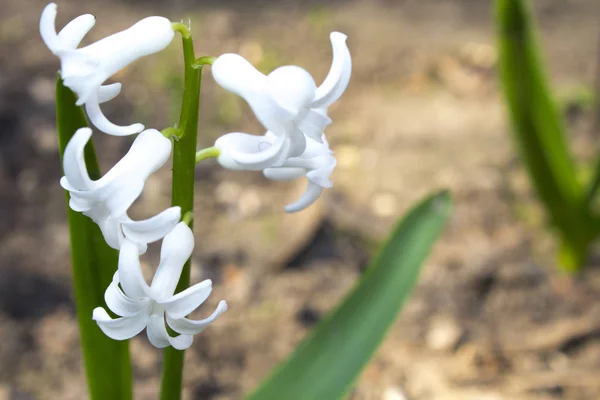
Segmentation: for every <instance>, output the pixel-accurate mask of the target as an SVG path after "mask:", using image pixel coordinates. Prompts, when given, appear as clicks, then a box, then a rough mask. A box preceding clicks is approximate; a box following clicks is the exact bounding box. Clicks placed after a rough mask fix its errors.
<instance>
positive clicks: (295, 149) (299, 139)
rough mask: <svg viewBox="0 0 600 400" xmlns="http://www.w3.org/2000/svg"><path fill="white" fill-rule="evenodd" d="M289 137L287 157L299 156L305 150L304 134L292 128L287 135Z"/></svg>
mask: <svg viewBox="0 0 600 400" xmlns="http://www.w3.org/2000/svg"><path fill="white" fill-rule="evenodd" d="M288 137H289V139H290V150H289V154H288V156H289V157H300V156H301V155H302V153H304V151H306V136H304V134H303V133H302V132H301V131H300V130H298V129H294V130H292V131H291V133H290V134H289V135H288Z"/></svg>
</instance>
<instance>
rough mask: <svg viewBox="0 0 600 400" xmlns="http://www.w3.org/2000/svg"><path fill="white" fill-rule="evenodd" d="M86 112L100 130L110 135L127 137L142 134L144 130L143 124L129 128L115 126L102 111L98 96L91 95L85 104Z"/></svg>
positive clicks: (129, 126)
mask: <svg viewBox="0 0 600 400" xmlns="http://www.w3.org/2000/svg"><path fill="white" fill-rule="evenodd" d="M85 111H86V112H87V114H88V117H89V118H90V122H91V123H92V124H93V125H94V126H95V127H96V128H98V129H99V130H101V131H102V132H104V133H108V134H109V135H114V136H127V135H133V134H135V133H140V132H141V131H143V130H144V125H143V124H139V123H136V124H132V125H128V126H120V125H116V124H113V123H112V122H110V121H109V120H108V118H106V116H105V115H104V114H103V113H102V110H101V109H100V104H99V99H98V96H97V95H91V96H89V98H88V99H87V101H86V102H85Z"/></svg>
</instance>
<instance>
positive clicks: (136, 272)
mask: <svg viewBox="0 0 600 400" xmlns="http://www.w3.org/2000/svg"><path fill="white" fill-rule="evenodd" d="M118 271H119V282H120V283H121V287H122V288H123V291H124V292H125V294H126V295H127V296H128V297H130V298H132V299H144V298H146V297H149V293H150V288H149V287H148V284H147V283H146V281H145V280H144V275H142V269H141V267H140V256H139V254H138V248H137V246H136V245H135V243H133V242H131V241H129V240H127V239H125V240H124V241H123V244H122V245H121V251H119V265H118Z"/></svg>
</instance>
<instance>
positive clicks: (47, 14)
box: [40, 3, 62, 54]
mask: <svg viewBox="0 0 600 400" xmlns="http://www.w3.org/2000/svg"><path fill="white" fill-rule="evenodd" d="M55 21H56V4H55V3H50V4H48V5H47V6H46V7H45V8H44V11H42V16H41V17H40V34H41V35H42V40H43V41H44V43H46V46H48V48H49V49H50V51H51V52H52V53H55V54H56V52H57V51H59V50H60V49H61V47H62V46H61V44H60V40H59V39H58V35H57V34H56V26H55Z"/></svg>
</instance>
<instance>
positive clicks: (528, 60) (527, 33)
mask: <svg viewBox="0 0 600 400" xmlns="http://www.w3.org/2000/svg"><path fill="white" fill-rule="evenodd" d="M496 16H497V25H498V37H499V51H500V59H499V60H500V72H501V79H502V87H503V90H504V95H505V98H506V102H507V105H508V111H509V114H510V117H511V120H512V125H513V132H514V139H515V142H516V143H517V147H518V150H519V152H520V155H521V158H522V159H523V161H524V163H525V166H526V168H527V171H528V173H529V177H530V179H531V182H532V184H533V185H534V187H535V189H536V192H537V195H538V197H539V199H540V200H541V201H542V203H543V204H544V206H545V208H546V211H547V213H548V214H549V216H550V219H551V222H552V223H553V225H554V226H555V227H556V228H557V229H558V230H559V232H560V234H561V239H562V250H561V259H562V263H563V267H565V268H568V269H577V268H579V267H580V264H581V263H582V262H583V259H584V257H585V253H586V250H587V247H588V245H589V242H590V241H591V238H592V237H593V233H592V227H591V223H590V221H591V219H590V215H589V212H588V208H587V205H586V202H585V201H584V198H585V196H584V193H583V188H582V186H581V185H580V183H579V182H578V180H577V176H576V172H575V166H574V164H573V161H572V158H571V154H570V151H569V148H568V145H567V141H566V138H565V128H564V125H563V121H562V118H561V115H560V113H559V112H558V110H557V107H556V105H555V104H554V99H553V98H552V96H551V94H550V90H549V85H548V79H547V78H546V76H545V73H544V71H543V67H542V63H541V62H540V56H539V54H538V45H537V41H536V38H535V34H534V27H533V20H532V18H531V16H530V11H529V9H528V6H527V2H526V1H524V0H496Z"/></svg>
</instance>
